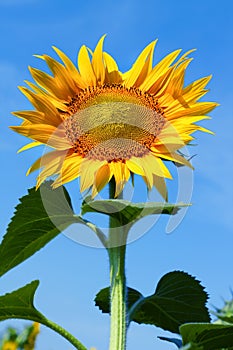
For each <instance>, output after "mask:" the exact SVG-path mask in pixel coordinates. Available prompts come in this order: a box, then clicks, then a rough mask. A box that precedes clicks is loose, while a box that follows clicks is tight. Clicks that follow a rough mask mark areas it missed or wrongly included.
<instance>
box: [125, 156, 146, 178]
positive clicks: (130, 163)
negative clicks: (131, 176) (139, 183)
mask: <svg viewBox="0 0 233 350" xmlns="http://www.w3.org/2000/svg"><path fill="white" fill-rule="evenodd" d="M126 165H127V167H128V168H129V170H130V171H132V172H133V173H135V174H138V175H141V176H144V175H145V173H144V171H143V168H142V167H141V166H139V165H138V164H137V163H136V160H135V157H132V158H130V159H129V160H126Z"/></svg>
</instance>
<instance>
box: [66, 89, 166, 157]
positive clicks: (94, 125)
mask: <svg viewBox="0 0 233 350" xmlns="http://www.w3.org/2000/svg"><path fill="white" fill-rule="evenodd" d="M69 111H70V116H69V117H67V118H66V119H65V121H64V124H65V129H66V136H67V138H68V140H69V141H70V142H71V144H72V146H73V149H74V152H76V153H77V154H79V155H81V156H83V157H85V158H88V159H95V160H107V161H108V162H111V161H118V160H121V161H124V160H127V159H130V158H131V157H133V156H134V157H143V156H144V155H145V154H147V153H148V152H149V150H150V147H151V145H152V144H153V142H154V141H155V139H156V137H157V136H158V135H159V133H160V131H161V130H162V128H163V126H164V124H165V119H164V117H163V111H162V110H161V109H160V108H159V107H158V103H157V101H156V100H155V99H154V97H153V96H152V95H150V94H147V93H142V92H141V91H140V90H139V89H136V88H131V89H127V88H125V87H123V86H121V85H103V86H101V87H96V88H88V89H86V90H84V91H83V92H82V93H80V94H78V95H76V97H75V98H73V99H72V101H71V103H70V105H69Z"/></svg>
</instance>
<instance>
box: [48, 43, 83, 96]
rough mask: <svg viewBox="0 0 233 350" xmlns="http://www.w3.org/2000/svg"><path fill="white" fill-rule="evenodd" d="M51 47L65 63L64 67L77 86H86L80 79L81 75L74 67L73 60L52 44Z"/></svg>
mask: <svg viewBox="0 0 233 350" xmlns="http://www.w3.org/2000/svg"><path fill="white" fill-rule="evenodd" d="M53 49H54V51H55V52H56V53H57V55H58V56H59V57H60V59H61V60H62V61H63V63H64V64H65V66H66V69H67V70H68V72H69V73H70V75H71V77H72V79H73V80H74V81H75V83H76V84H77V86H78V87H79V88H80V89H85V88H86V87H87V86H86V84H85V83H84V81H83V80H82V78H81V75H80V74H79V72H78V69H77V68H76V67H75V65H74V64H73V62H72V61H71V60H70V59H69V58H68V57H67V56H66V55H65V54H64V52H62V51H61V50H59V49H58V48H57V47H55V46H53Z"/></svg>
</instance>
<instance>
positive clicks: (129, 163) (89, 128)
mask: <svg viewBox="0 0 233 350" xmlns="http://www.w3.org/2000/svg"><path fill="white" fill-rule="evenodd" d="M103 41H104V36H103V37H102V38H101V39H100V41H99V42H98V44H97V46H96V48H95V50H94V52H92V51H91V50H90V49H89V48H87V47H86V46H82V47H81V49H80V51H79V53H78V68H77V67H76V66H75V65H74V64H73V63H72V62H71V61H70V59H69V58H68V57H67V56H66V55H65V54H64V53H63V52H62V51H60V50H59V49H58V48H56V47H53V49H54V50H55V52H56V53H57V55H58V56H59V58H60V60H61V62H58V61H56V60H55V59H53V58H52V57H50V56H47V55H42V56H38V55H37V57H39V58H41V59H42V60H44V61H45V62H46V63H47V65H48V67H49V68H50V70H51V72H52V73H53V75H49V74H47V73H44V72H42V71H40V70H38V69H35V68H30V72H31V74H32V77H33V78H34V80H35V84H33V83H31V82H27V84H28V86H29V88H26V87H20V90H21V91H22V92H23V93H24V95H25V96H26V97H27V98H28V99H29V100H30V102H31V103H32V105H33V106H34V108H35V110H32V111H19V112H14V114H15V115H16V116H17V117H19V118H22V119H23V122H22V124H21V125H20V126H14V127H12V129H13V130H15V131H17V132H18V133H20V134H22V135H24V136H27V137H29V138H31V139H32V140H33V142H32V143H30V144H28V145H26V146H24V147H23V148H21V150H20V151H22V150H26V149H29V148H31V147H34V146H38V145H41V144H45V145H48V146H50V147H51V148H53V150H52V151H51V152H49V153H47V154H44V155H43V156H42V157H41V158H40V159H38V160H37V161H36V162H35V163H34V164H33V165H32V166H31V168H30V169H29V170H28V174H29V173H31V172H32V171H34V170H37V169H39V168H43V170H42V171H41V172H40V174H39V176H38V180H37V187H38V186H40V184H41V183H42V182H43V181H44V180H45V179H46V178H47V177H50V176H52V175H57V178H56V180H55V181H54V183H53V187H54V188H56V187H58V186H60V185H62V184H64V183H67V182H69V181H71V180H73V179H75V178H77V177H80V188H81V191H84V190H86V189H88V188H92V195H93V197H94V196H95V195H96V193H97V192H99V191H100V190H101V189H102V188H103V187H104V186H105V185H106V184H107V183H108V182H109V181H110V179H111V178H112V177H114V178H115V183H116V190H115V195H116V196H117V195H118V194H119V193H120V192H121V191H122V189H123V187H124V185H125V183H126V182H127V181H128V180H129V178H130V174H131V173H135V174H138V175H140V176H142V177H143V179H144V180H145V182H146V184H147V187H148V188H149V189H151V188H152V187H153V186H155V187H156V188H157V189H158V191H159V192H160V194H161V195H162V196H163V197H164V198H165V199H166V198H167V194H166V184H165V178H171V175H170V173H169V171H168V169H167V167H166V166H165V164H164V162H163V161H164V160H168V161H172V162H175V163H180V164H183V165H187V166H191V165H190V163H189V162H188V161H187V160H186V159H185V158H184V157H183V156H182V155H181V154H180V152H179V150H180V149H181V148H182V147H183V146H184V145H186V144H188V143H189V142H190V141H192V140H193V138H194V137H193V136H192V134H193V133H194V132H195V131H197V130H201V131H207V132H209V131H208V130H206V129H205V128H203V127H201V126H199V125H197V124H196V122H198V121H200V120H203V119H209V117H208V116H206V114H208V113H209V112H210V111H211V110H212V109H213V108H215V107H216V106H217V104H216V103H214V102H197V101H198V100H199V99H200V98H201V97H202V96H203V95H204V94H205V93H206V92H207V90H206V89H205V86H206V85H207V83H208V82H209V80H210V79H211V77H210V76H208V77H204V78H201V79H199V80H196V81H194V82H192V83H191V84H190V85H188V86H186V87H184V76H185V70H186V68H187V66H188V65H189V63H190V62H191V60H192V59H191V58H189V57H188V55H189V54H190V53H191V52H192V51H193V50H190V51H189V52H186V53H185V54H183V55H181V57H179V58H178V56H179V55H180V53H181V50H176V51H174V52H172V53H170V54H169V55H167V56H166V57H165V58H163V59H162V60H161V61H160V62H159V63H157V64H156V65H155V66H154V67H153V64H152V62H153V52H154V47H155V44H156V41H153V42H152V43H150V44H149V45H148V46H147V47H146V48H145V49H144V50H143V51H142V52H141V54H140V55H139V57H138V58H137V60H136V61H135V63H134V64H133V66H132V68H131V69H130V70H128V71H127V72H125V73H122V72H121V71H120V70H119V69H118V66H117V63H116V62H115V60H114V59H113V58H112V56H110V55H109V54H108V53H106V52H105V51H103Z"/></svg>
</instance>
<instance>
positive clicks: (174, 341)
mask: <svg viewBox="0 0 233 350" xmlns="http://www.w3.org/2000/svg"><path fill="white" fill-rule="evenodd" d="M158 338H159V339H160V340H165V341H168V342H169V343H173V344H175V345H176V346H177V347H178V349H180V348H181V347H182V341H181V340H180V339H178V338H169V337H158Z"/></svg>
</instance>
